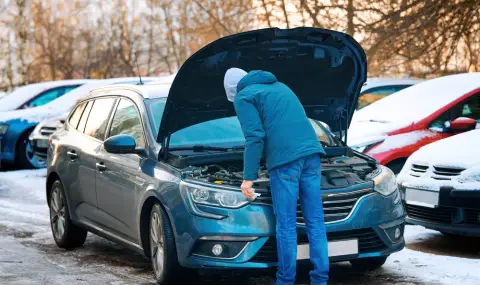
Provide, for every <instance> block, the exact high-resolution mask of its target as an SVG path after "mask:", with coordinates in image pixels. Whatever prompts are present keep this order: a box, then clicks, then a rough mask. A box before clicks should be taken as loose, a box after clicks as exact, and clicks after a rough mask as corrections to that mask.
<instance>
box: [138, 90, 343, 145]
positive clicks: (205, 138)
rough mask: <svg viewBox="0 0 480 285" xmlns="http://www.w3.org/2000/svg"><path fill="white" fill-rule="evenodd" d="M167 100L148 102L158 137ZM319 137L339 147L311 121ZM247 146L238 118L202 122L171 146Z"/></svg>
mask: <svg viewBox="0 0 480 285" xmlns="http://www.w3.org/2000/svg"><path fill="white" fill-rule="evenodd" d="M165 103H166V98H160V99H153V100H147V101H146V105H147V110H148V113H149V117H150V121H151V125H152V129H153V133H154V135H155V137H156V136H157V135H158V130H159V128H160V122H161V120H162V115H163V111H164V109H165ZM310 122H311V123H312V126H313V128H314V130H315V133H316V134H317V137H318V138H319V140H320V141H321V142H323V144H324V145H331V146H333V145H337V144H336V141H335V139H334V138H333V135H332V134H331V133H330V132H329V131H328V130H327V129H326V128H325V126H324V125H323V123H322V122H320V121H316V120H312V119H310ZM244 144H245V137H244V136H243V132H242V128H241V126H240V122H239V121H238V119H237V117H228V118H220V119H215V120H211V121H207V122H202V123H199V124H196V125H193V126H190V127H187V128H184V129H181V130H179V131H177V132H175V133H173V134H172V136H171V137H170V146H190V145H207V146H221V147H233V146H242V145H244Z"/></svg>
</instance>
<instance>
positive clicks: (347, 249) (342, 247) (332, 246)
mask: <svg viewBox="0 0 480 285" xmlns="http://www.w3.org/2000/svg"><path fill="white" fill-rule="evenodd" d="M356 254H358V239H349V240H338V241H329V242H328V256H329V257H333V256H342V255H356ZM309 258H310V246H309V245H308V244H300V245H298V246H297V259H299V260H300V259H309Z"/></svg>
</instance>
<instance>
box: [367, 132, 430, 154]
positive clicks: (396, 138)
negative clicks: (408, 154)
mask: <svg viewBox="0 0 480 285" xmlns="http://www.w3.org/2000/svg"><path fill="white" fill-rule="evenodd" d="M433 136H435V134H434V133H432V132H429V131H414V132H409V133H405V134H399V135H393V136H388V137H387V138H386V139H385V141H383V143H382V144H381V145H379V146H378V147H375V148H373V149H372V150H371V151H370V152H369V153H370V154H377V153H382V152H386V151H390V150H393V149H397V148H402V147H405V146H408V145H412V144H415V143H417V142H418V141H421V140H424V139H428V138H430V137H433Z"/></svg>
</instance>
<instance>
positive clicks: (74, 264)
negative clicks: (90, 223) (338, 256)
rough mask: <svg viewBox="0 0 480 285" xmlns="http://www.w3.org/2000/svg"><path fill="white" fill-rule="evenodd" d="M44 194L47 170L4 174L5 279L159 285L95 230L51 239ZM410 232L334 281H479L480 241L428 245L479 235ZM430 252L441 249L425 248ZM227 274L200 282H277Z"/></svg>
mask: <svg viewBox="0 0 480 285" xmlns="http://www.w3.org/2000/svg"><path fill="white" fill-rule="evenodd" d="M45 199H46V198H45V170H22V171H13V172H0V284H67V283H68V284H70V285H73V284H154V280H153V278H152V274H151V268H150V265H149V262H148V261H147V260H146V259H144V258H143V257H142V256H141V255H139V254H136V253H133V252H131V251H129V250H126V249H124V248H123V247H121V246H119V245H116V244H113V243H111V242H108V241H106V240H104V239H102V238H99V237H96V236H94V235H92V234H90V235H89V237H88V238H87V243H86V244H85V246H84V247H82V248H80V249H77V250H75V251H64V250H61V249H58V248H57V247H56V246H55V244H54V242H53V239H52V238H51V233H50V225H49V219H48V207H47V205H46V202H45ZM405 235H406V242H407V247H409V248H414V249H416V250H412V249H408V248H406V249H405V250H403V251H401V252H399V253H396V254H394V255H392V256H391V257H390V258H389V260H388V261H387V263H386V265H385V266H384V267H383V268H382V269H380V270H377V271H374V272H369V273H358V272H354V271H353V270H352V268H351V267H350V266H349V265H348V264H345V263H343V264H335V265H333V266H332V272H331V281H330V282H329V284H338V285H340V284H342V285H354V284H355V285H367V284H378V285H394V284H419V285H426V284H428V285H442V284H445V285H447V284H448V285H457V284H458V285H475V284H480V270H479V269H480V247H479V246H478V245H479V244H480V239H477V240H473V243H472V245H473V244H475V245H476V246H472V252H471V253H469V254H467V255H468V258H466V257H464V258H460V257H453V256H447V255H445V254H444V253H442V252H438V251H437V250H435V249H433V250H432V249H428V246H427V247H425V246H424V245H425V244H427V245H428V244H430V245H432V244H433V242H434V241H438V240H439V239H440V240H442V241H445V242H447V243H448V242H451V247H452V250H451V251H449V252H453V254H450V255H458V254H455V250H456V249H455V247H456V246H457V245H460V244H461V243H462V245H463V246H464V243H465V242H472V239H468V240H464V239H461V238H460V239H458V240H456V239H454V240H453V241H450V239H452V238H449V237H445V236H442V235H441V234H440V233H437V232H434V231H430V230H425V229H423V228H421V227H417V226H407V228H406V233H405ZM429 250H430V251H432V252H435V254H431V253H425V252H427V251H429ZM460 256H464V255H460ZM262 272H263V271H262ZM228 274H230V275H228V276H230V277H228V276H227V277H225V276H223V277H222V278H219V277H218V276H216V277H208V276H206V277H204V278H202V279H199V280H200V281H198V283H197V284H242V285H243V284H255V285H263V284H271V281H272V280H273V279H272V278H273V274H272V271H268V272H266V273H261V274H260V275H258V273H256V275H252V274H253V273H250V272H249V273H248V274H241V273H228ZM232 274H233V275H232ZM232 276H233V277H232ZM302 278H303V279H302ZM307 280H308V274H304V275H303V277H299V283H298V284H309V283H308V281H307Z"/></svg>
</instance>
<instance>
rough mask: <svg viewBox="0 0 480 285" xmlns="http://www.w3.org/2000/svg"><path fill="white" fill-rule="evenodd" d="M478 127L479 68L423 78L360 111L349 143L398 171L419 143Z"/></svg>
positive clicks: (357, 113) (350, 130)
mask: <svg viewBox="0 0 480 285" xmlns="http://www.w3.org/2000/svg"><path fill="white" fill-rule="evenodd" d="M475 128H480V73H464V74H457V75H450V76H445V77H440V78H436V79H432V80H428V81H425V82H422V83H419V84H417V85H414V86H412V87H409V88H406V89H404V90H401V91H399V92H397V93H395V94H392V95H390V96H388V97H386V98H384V99H382V100H379V101H377V102H375V103H374V104H371V105H369V106H367V107H365V108H363V109H361V110H359V111H357V112H356V113H355V114H354V116H353V120H352V124H351V125H350V129H349V131H348V144H349V145H350V146H351V147H352V148H353V149H355V150H357V151H359V152H363V153H365V154H367V155H369V156H372V157H374V158H375V159H376V160H377V161H379V162H380V163H381V164H383V165H386V166H388V167H389V168H390V169H392V170H393V172H395V173H398V172H400V170H401V169H402V167H403V165H404V164H405V161H406V160H407V158H408V157H409V156H410V155H411V154H412V153H413V152H415V151H416V150H418V149H419V148H420V147H422V146H424V145H426V144H429V143H432V142H435V141H438V140H441V139H443V138H446V137H450V136H453V135H456V134H459V133H463V132H465V131H469V130H472V129H475ZM445 151H448V150H445Z"/></svg>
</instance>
